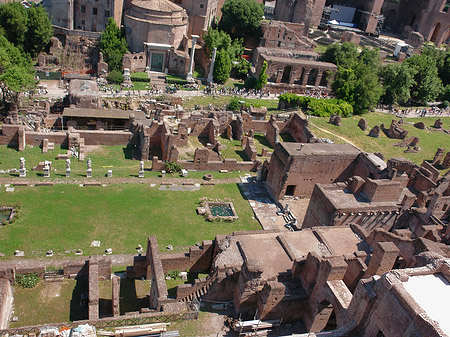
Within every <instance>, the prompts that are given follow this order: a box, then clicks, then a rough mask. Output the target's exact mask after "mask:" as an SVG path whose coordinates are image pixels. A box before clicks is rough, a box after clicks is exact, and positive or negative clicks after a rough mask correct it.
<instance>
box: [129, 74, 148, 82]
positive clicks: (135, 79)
mask: <svg viewBox="0 0 450 337" xmlns="http://www.w3.org/2000/svg"><path fill="white" fill-rule="evenodd" d="M130 78H131V82H147V83H148V82H150V78H149V77H147V78H143V77H136V76H133V74H131V76H130Z"/></svg>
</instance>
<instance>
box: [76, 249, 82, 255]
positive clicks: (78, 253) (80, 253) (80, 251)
mask: <svg viewBox="0 0 450 337" xmlns="http://www.w3.org/2000/svg"><path fill="white" fill-rule="evenodd" d="M75 255H83V250H82V249H77V250H76V251H75Z"/></svg>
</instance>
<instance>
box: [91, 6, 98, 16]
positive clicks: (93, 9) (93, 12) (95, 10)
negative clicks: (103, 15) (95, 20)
mask: <svg viewBox="0 0 450 337" xmlns="http://www.w3.org/2000/svg"><path fill="white" fill-rule="evenodd" d="M92 15H97V8H95V7H94V8H92Z"/></svg>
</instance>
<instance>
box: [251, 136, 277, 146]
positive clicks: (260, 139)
mask: <svg viewBox="0 0 450 337" xmlns="http://www.w3.org/2000/svg"><path fill="white" fill-rule="evenodd" d="M253 137H254V138H255V139H256V140H257V141H258V142H259V143H260V144H261V145H262V146H265V147H268V148H269V149H273V147H272V145H270V143H269V141H268V140H267V139H266V137H265V136H264V135H263V134H256V133H255V134H254V135H253Z"/></svg>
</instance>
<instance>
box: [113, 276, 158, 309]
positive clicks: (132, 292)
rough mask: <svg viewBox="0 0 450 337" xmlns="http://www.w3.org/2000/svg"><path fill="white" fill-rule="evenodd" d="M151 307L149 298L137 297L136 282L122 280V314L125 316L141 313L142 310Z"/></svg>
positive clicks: (120, 306)
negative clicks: (126, 314)
mask: <svg viewBox="0 0 450 337" xmlns="http://www.w3.org/2000/svg"><path fill="white" fill-rule="evenodd" d="M149 305H150V303H149V300H148V297H147V296H144V297H137V294H136V280H134V279H121V280H120V304H119V308H120V314H121V315H123V314H125V313H126V312H130V311H139V309H141V308H148V307H149Z"/></svg>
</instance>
